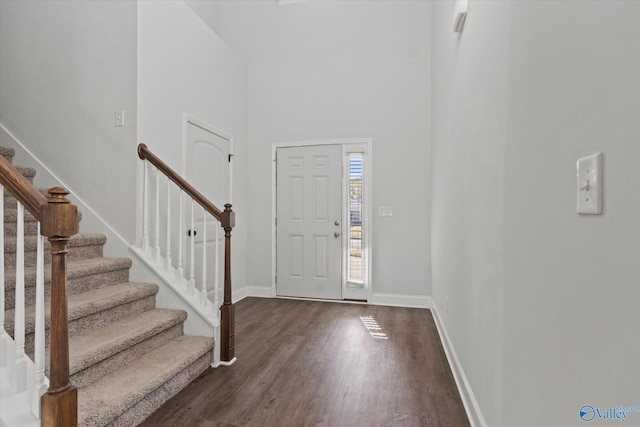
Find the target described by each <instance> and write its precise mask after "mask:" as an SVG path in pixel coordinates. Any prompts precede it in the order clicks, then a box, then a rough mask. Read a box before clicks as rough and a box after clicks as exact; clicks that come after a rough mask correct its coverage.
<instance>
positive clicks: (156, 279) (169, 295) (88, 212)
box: [0, 123, 220, 367]
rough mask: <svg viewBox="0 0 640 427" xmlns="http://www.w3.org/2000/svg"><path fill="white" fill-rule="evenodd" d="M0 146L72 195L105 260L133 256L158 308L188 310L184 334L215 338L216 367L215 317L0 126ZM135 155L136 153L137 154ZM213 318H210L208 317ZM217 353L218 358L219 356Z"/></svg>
mask: <svg viewBox="0 0 640 427" xmlns="http://www.w3.org/2000/svg"><path fill="white" fill-rule="evenodd" d="M0 146H4V147H11V148H13V149H14V150H15V151H16V157H19V158H20V164H21V165H22V166H27V167H32V168H34V169H36V170H37V171H38V185H39V186H42V187H46V188H48V187H53V186H63V187H65V188H67V189H68V190H69V191H70V192H71V194H70V195H69V196H68V198H69V199H70V200H71V202H72V203H74V204H75V205H77V206H78V210H79V211H81V212H82V227H83V229H86V230H100V232H101V233H102V234H104V235H105V236H106V237H107V242H106V243H105V245H104V256H105V257H122V256H124V254H127V253H131V254H133V255H135V256H133V257H131V260H132V266H131V269H130V280H131V281H135V282H145V283H156V284H157V285H158V286H159V291H158V294H157V295H156V305H157V307H158V308H168V309H174V310H185V311H186V312H187V319H186V320H185V322H184V333H185V334H186V335H199V336H204V337H213V338H214V339H215V342H216V345H215V347H214V359H213V360H214V363H213V364H212V366H213V367H216V366H217V361H219V360H220V357H219V352H220V350H219V346H218V345H217V344H218V342H219V341H218V338H219V333H220V331H219V329H220V328H219V327H216V325H215V323H214V319H215V317H217V316H213V315H212V314H210V313H206V312H204V311H203V310H198V309H196V308H194V306H193V304H191V303H189V302H188V300H187V299H185V298H184V296H183V295H181V294H180V293H178V292H176V290H175V286H172V285H171V284H170V283H168V281H167V278H166V277H163V275H162V274H161V273H160V272H158V271H156V270H155V269H154V268H150V267H149V266H148V265H147V263H145V262H144V261H143V260H142V259H141V258H140V257H139V255H138V253H136V251H134V250H133V246H132V244H131V243H130V242H128V241H127V239H125V238H124V237H123V236H122V235H121V234H120V233H118V231H117V230H115V229H114V228H113V227H112V226H111V225H110V224H109V223H108V222H107V221H106V220H104V219H103V218H102V217H101V216H100V215H99V214H98V213H97V212H96V211H95V210H94V209H92V208H91V206H89V205H88V204H87V203H86V202H85V201H84V200H83V199H82V198H80V197H79V196H78V195H77V194H75V193H74V191H73V188H74V187H73V185H69V184H68V183H66V182H64V181H62V180H61V179H60V178H58V176H57V175H56V174H55V173H54V172H53V171H52V170H51V169H50V168H49V167H48V166H47V165H46V164H45V163H44V162H43V161H42V160H41V159H39V158H38V157H36V156H35V155H34V154H33V153H32V152H31V151H30V150H29V149H28V148H27V147H26V146H25V145H24V144H23V143H22V142H21V141H19V140H18V139H17V138H16V137H15V136H14V135H13V134H12V133H11V131H9V130H8V129H7V127H6V126H5V125H4V124H3V123H0ZM133 155H135V152H134V154H133ZM210 315H211V316H213V317H209V316H210ZM216 354H217V356H216Z"/></svg>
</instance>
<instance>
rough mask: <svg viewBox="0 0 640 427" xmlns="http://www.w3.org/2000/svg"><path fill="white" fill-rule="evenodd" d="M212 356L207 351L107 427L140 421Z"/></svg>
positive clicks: (128, 426)
mask: <svg viewBox="0 0 640 427" xmlns="http://www.w3.org/2000/svg"><path fill="white" fill-rule="evenodd" d="M211 361H212V357H211V354H210V353H207V354H205V355H203V356H202V357H200V358H199V359H197V360H196V361H195V362H193V363H192V364H191V365H189V366H188V367H187V368H185V369H184V370H183V371H182V372H180V373H179V374H178V375H176V376H174V377H173V378H172V379H170V380H169V381H167V382H166V383H164V384H163V385H162V386H161V387H158V388H157V389H155V390H154V391H153V392H151V393H150V394H148V395H146V396H145V398H144V399H142V400H141V401H140V402H138V403H137V404H135V405H134V406H133V407H131V408H129V409H128V410H127V411H125V412H124V413H123V414H122V415H120V416H119V417H118V418H117V419H115V420H114V421H112V422H111V423H109V424H107V426H108V427H134V426H137V425H139V424H140V423H142V421H144V420H145V419H146V418H148V417H149V415H151V414H152V413H154V412H155V411H157V410H158V409H159V408H160V407H161V406H162V405H163V404H164V403H165V402H167V401H168V400H169V399H171V398H172V397H173V396H175V395H176V394H178V393H179V392H180V391H181V390H182V389H183V388H185V387H186V386H187V385H189V383H191V382H192V381H193V380H195V379H196V378H198V376H200V374H202V373H203V372H204V371H206V370H207V369H208V368H209V366H210V365H211ZM78 421H79V424H80V425H85V424H84V422H83V421H84V420H82V416H80V419H79V420H78Z"/></svg>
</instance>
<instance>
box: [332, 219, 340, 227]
mask: <svg viewBox="0 0 640 427" xmlns="http://www.w3.org/2000/svg"><path fill="white" fill-rule="evenodd" d="M333 224H334V225H335V226H336V227H337V226H339V225H340V221H338V220H337V219H336V222H334V223H333Z"/></svg>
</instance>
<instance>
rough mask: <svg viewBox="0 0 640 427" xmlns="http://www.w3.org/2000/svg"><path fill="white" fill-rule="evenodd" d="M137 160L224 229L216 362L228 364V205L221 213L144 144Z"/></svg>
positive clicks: (231, 217)
mask: <svg viewBox="0 0 640 427" xmlns="http://www.w3.org/2000/svg"><path fill="white" fill-rule="evenodd" d="M138 157H140V159H142V160H147V161H149V162H150V163H151V164H152V165H154V166H155V167H156V168H158V170H159V171H160V172H162V173H163V174H164V175H165V176H166V177H167V178H169V179H170V180H171V181H173V182H174V183H175V184H176V185H177V186H178V187H179V188H180V189H182V191H184V192H185V193H186V194H187V195H188V196H189V197H191V198H192V199H193V200H195V201H196V202H197V203H198V204H199V205H200V206H202V207H203V208H204V209H205V210H206V211H207V212H209V213H210V214H211V215H212V216H213V217H214V218H215V219H216V220H218V222H220V225H221V226H222V228H223V229H224V237H225V245H224V300H223V303H222V306H221V307H220V341H221V342H220V359H221V360H222V361H224V362H232V361H233V360H234V359H235V307H234V304H233V302H232V299H231V295H232V293H231V231H232V230H233V228H234V227H235V212H233V210H232V209H231V205H230V204H228V203H227V204H225V205H224V211H221V210H220V209H218V208H217V207H216V206H215V205H214V204H213V203H211V202H210V201H209V199H207V198H206V197H204V196H203V195H202V194H201V193H200V192H199V191H198V190H196V189H195V188H194V187H193V186H192V185H191V184H189V183H188V182H187V181H186V180H185V179H184V178H182V177H181V176H180V175H178V173H176V172H175V171H174V170H173V169H171V168H170V167H169V166H168V165H167V164H166V163H165V162H163V161H162V160H160V158H159V157H158V156H156V155H155V154H153V153H152V152H151V150H149V148H148V147H147V146H146V145H145V144H138ZM216 345H217V343H216Z"/></svg>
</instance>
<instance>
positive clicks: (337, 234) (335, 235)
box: [333, 231, 340, 239]
mask: <svg viewBox="0 0 640 427" xmlns="http://www.w3.org/2000/svg"><path fill="white" fill-rule="evenodd" d="M333 237H335V238H336V239H337V238H338V237H340V233H339V232H337V231H336V232H335V233H333Z"/></svg>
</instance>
